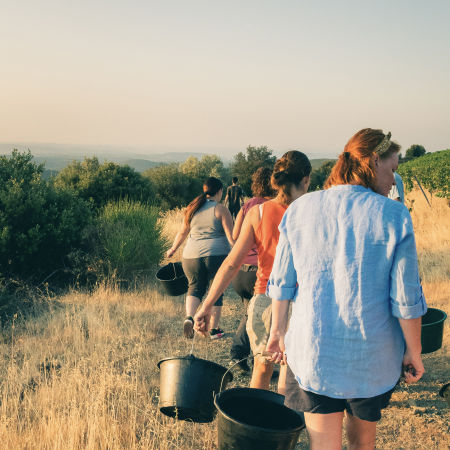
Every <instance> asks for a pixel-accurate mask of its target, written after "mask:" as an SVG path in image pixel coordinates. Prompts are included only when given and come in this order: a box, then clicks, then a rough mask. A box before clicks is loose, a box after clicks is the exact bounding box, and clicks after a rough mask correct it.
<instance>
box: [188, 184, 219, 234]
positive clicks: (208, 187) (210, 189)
mask: <svg viewBox="0 0 450 450" xmlns="http://www.w3.org/2000/svg"><path fill="white" fill-rule="evenodd" d="M221 189H223V184H222V182H221V181H220V180H219V179H218V178H215V177H209V178H207V179H206V180H205V181H204V182H203V193H202V194H200V195H199V196H197V197H195V198H194V200H192V202H191V203H189V205H188V206H187V208H186V212H185V213H184V221H185V223H186V224H187V225H189V224H190V223H191V220H192V217H194V214H195V213H196V212H197V211H198V210H199V209H200V208H201V207H202V206H203V205H204V204H205V203H206V199H207V198H208V197H214V196H215V195H216V194H217V193H218V192H219V191H220V190H221Z"/></svg>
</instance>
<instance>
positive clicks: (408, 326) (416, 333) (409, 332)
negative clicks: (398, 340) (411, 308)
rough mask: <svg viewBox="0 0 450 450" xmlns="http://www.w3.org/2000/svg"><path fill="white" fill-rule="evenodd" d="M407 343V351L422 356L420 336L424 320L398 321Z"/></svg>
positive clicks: (419, 318)
mask: <svg viewBox="0 0 450 450" xmlns="http://www.w3.org/2000/svg"><path fill="white" fill-rule="evenodd" d="M398 321H399V323H400V327H401V329H402V332H403V337H404V338H405V342H406V349H407V351H409V352H410V353H412V354H416V355H417V354H420V353H421V351H422V344H421V340H420V335H421V331H422V318H421V317H418V318H417V319H398Z"/></svg>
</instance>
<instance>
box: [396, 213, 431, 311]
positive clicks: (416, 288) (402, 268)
mask: <svg viewBox="0 0 450 450" xmlns="http://www.w3.org/2000/svg"><path fill="white" fill-rule="evenodd" d="M399 236H400V239H399V241H398V243H397V245H396V247H395V251H394V258H393V264H392V268H391V277H390V279H391V288H390V297H391V309H392V314H393V315H394V316H395V317H398V318H400V319H416V318H418V317H421V316H423V315H424V314H425V313H426V312H427V304H426V301H425V296H424V295H423V290H422V286H421V284H420V277H419V268H418V264H417V250H416V242H415V238H414V230H413V225H412V221H411V216H410V215H409V211H408V210H407V209H406V208H405V209H404V211H403V214H402V223H401V230H400V233H399Z"/></svg>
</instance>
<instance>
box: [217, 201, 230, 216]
mask: <svg viewBox="0 0 450 450" xmlns="http://www.w3.org/2000/svg"><path fill="white" fill-rule="evenodd" d="M215 206H216V212H217V213H218V214H224V213H229V212H230V211H229V210H228V208H227V207H226V206H225V205H222V203H216V205H215Z"/></svg>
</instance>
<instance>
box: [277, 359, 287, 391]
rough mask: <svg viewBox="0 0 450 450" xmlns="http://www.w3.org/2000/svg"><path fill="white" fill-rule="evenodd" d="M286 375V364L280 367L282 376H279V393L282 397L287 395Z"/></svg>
mask: <svg viewBox="0 0 450 450" xmlns="http://www.w3.org/2000/svg"><path fill="white" fill-rule="evenodd" d="M286 374H287V365H286V364H284V365H282V366H280V375H278V393H279V394H281V395H286Z"/></svg>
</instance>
